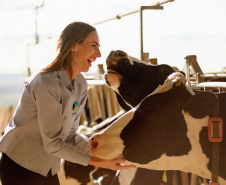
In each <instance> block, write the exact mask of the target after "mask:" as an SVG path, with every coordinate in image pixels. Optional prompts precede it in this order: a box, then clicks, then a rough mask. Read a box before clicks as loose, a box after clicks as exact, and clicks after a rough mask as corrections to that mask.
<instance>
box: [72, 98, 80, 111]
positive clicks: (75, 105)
mask: <svg viewBox="0 0 226 185" xmlns="http://www.w3.org/2000/svg"><path fill="white" fill-rule="evenodd" d="M79 107H80V104H79V102H77V101H74V102H73V107H72V110H73V114H76V113H77V111H78V109H79Z"/></svg>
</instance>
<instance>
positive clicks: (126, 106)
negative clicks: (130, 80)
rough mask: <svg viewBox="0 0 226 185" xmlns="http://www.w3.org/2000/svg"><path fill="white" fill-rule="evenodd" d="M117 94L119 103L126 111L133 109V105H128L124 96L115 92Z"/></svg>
mask: <svg viewBox="0 0 226 185" xmlns="http://www.w3.org/2000/svg"><path fill="white" fill-rule="evenodd" d="M115 94H116V98H117V100H118V103H119V105H120V106H121V107H122V108H123V109H124V110H125V111H129V110H130V109H131V107H130V106H128V105H127V104H126V102H125V101H124V100H123V99H122V97H121V96H120V95H119V94H118V93H117V92H115Z"/></svg>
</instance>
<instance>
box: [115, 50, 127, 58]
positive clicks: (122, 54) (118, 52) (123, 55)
mask: <svg viewBox="0 0 226 185" xmlns="http://www.w3.org/2000/svg"><path fill="white" fill-rule="evenodd" d="M116 55H117V56H119V57H125V56H126V53H125V52H123V51H120V50H118V51H116Z"/></svg>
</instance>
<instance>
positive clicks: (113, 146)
mask: <svg viewBox="0 0 226 185" xmlns="http://www.w3.org/2000/svg"><path fill="white" fill-rule="evenodd" d="M135 110H136V109H135V108H133V109H131V110H130V111H128V112H127V113H125V114H124V115H123V116H121V117H120V118H119V119H117V120H116V121H115V122H114V123H112V124H111V125H110V126H109V127H107V128H106V129H104V130H103V131H101V132H100V133H98V134H97V135H95V137H94V139H95V140H96V141H97V142H98V146H97V147H96V148H93V149H92V153H93V155H94V156H96V157H99V158H103V159H114V158H116V157H122V151H123V149H124V148H125V146H124V145H123V140H121V138H120V133H121V132H122V129H123V128H124V127H125V126H126V125H127V124H128V123H129V122H130V120H131V119H133V116H134V112H135ZM109 128H111V129H109ZM109 151H110V152H109Z"/></svg>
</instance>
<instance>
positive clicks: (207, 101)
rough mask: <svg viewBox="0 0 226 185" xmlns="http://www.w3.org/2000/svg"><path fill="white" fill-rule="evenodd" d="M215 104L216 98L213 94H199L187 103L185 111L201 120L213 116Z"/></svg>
mask: <svg viewBox="0 0 226 185" xmlns="http://www.w3.org/2000/svg"><path fill="white" fill-rule="evenodd" d="M215 104H216V96H215V95H214V94H213V93H210V92H199V93H197V94H195V95H193V96H192V97H191V98H190V99H189V100H188V101H187V102H186V104H185V105H184V107H183V110H184V111H185V112H188V113H189V114H190V115H191V116H192V117H194V118H197V119H201V118H204V117H205V116H207V115H210V114H211V112H212V110H213V108H214V106H215Z"/></svg>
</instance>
